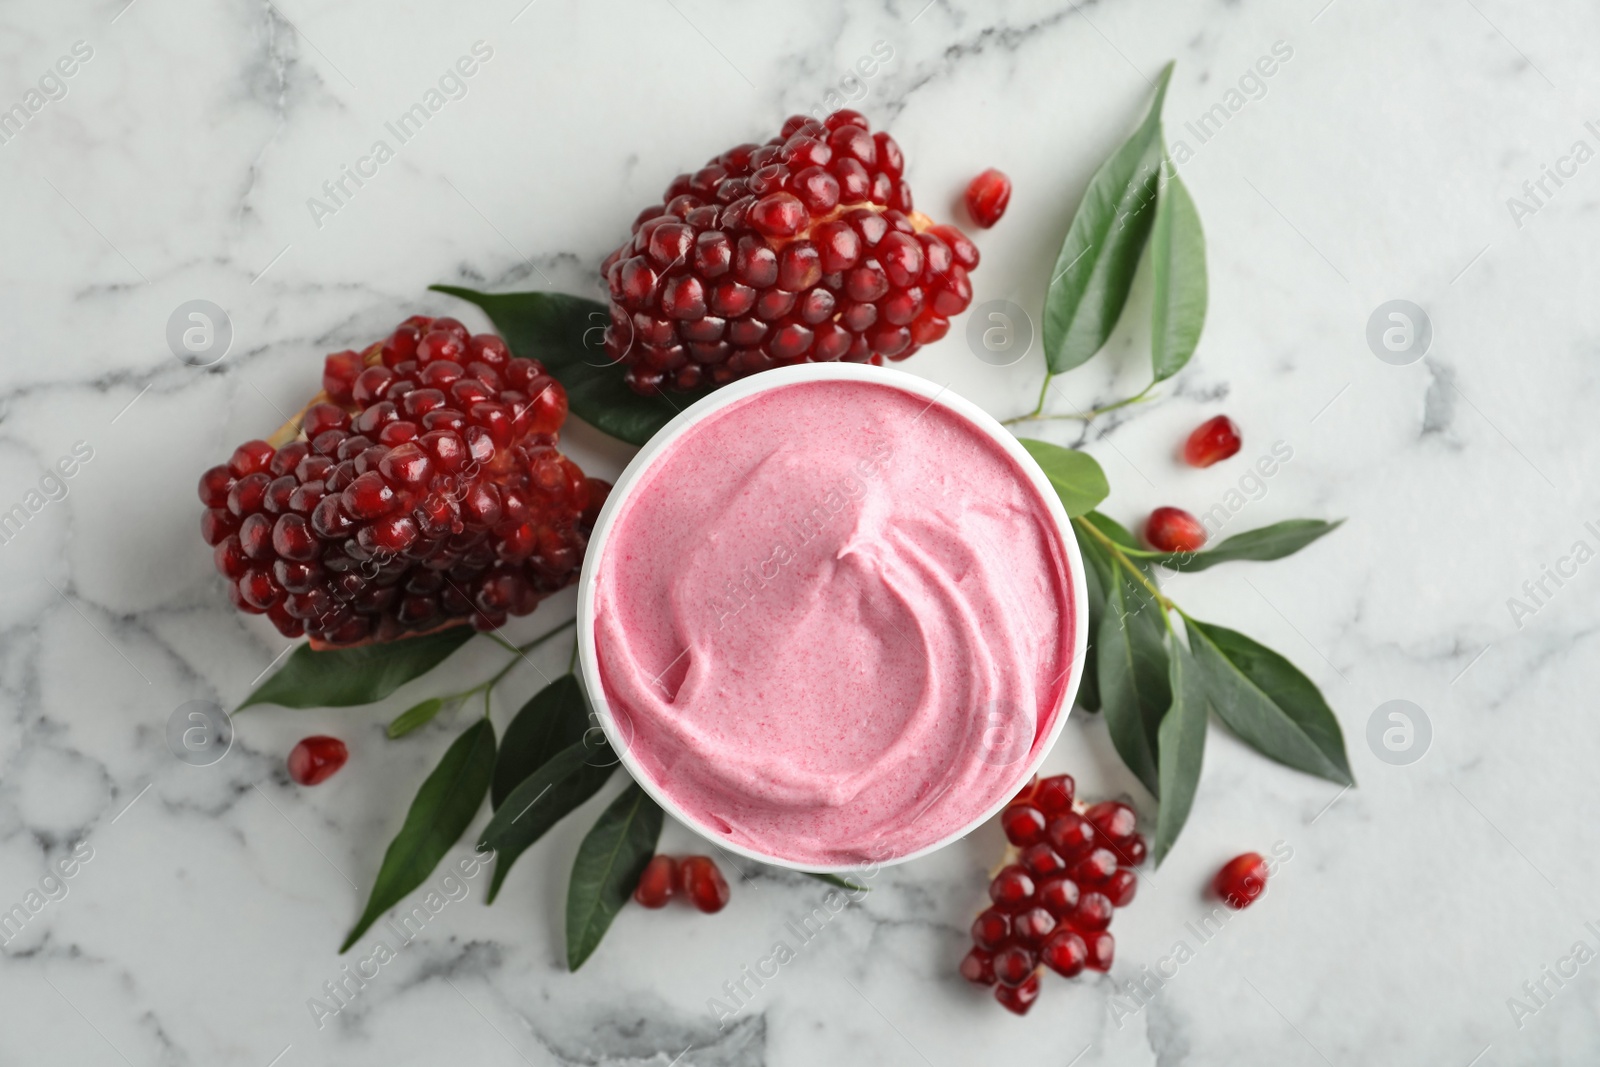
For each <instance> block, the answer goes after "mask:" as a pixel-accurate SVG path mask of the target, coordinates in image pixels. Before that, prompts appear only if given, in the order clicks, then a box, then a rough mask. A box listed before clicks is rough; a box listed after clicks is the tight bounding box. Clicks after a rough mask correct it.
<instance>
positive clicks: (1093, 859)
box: [1072, 848, 1117, 886]
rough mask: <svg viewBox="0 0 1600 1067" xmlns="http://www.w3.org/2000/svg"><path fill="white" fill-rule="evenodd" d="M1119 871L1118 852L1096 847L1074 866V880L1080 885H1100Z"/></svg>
mask: <svg viewBox="0 0 1600 1067" xmlns="http://www.w3.org/2000/svg"><path fill="white" fill-rule="evenodd" d="M1116 872H1117V854H1116V853H1115V852H1112V851H1111V850H1110V849H1109V848H1096V849H1093V850H1092V851H1090V853H1089V854H1088V855H1087V856H1085V857H1084V858H1083V859H1081V860H1079V861H1078V865H1077V866H1076V867H1074V868H1072V880H1073V881H1074V882H1077V883H1078V884H1079V885H1080V886H1084V885H1096V886H1097V885H1099V884H1101V883H1102V882H1105V881H1107V880H1108V879H1109V878H1110V877H1111V876H1112V875H1113V874H1115V873H1116Z"/></svg>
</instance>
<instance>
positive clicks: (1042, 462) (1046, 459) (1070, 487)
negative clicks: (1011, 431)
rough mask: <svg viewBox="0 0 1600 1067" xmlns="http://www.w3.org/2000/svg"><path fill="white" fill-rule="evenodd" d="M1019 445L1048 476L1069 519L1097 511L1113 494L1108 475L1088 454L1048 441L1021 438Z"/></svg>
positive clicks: (1018, 440) (1018, 441)
mask: <svg viewBox="0 0 1600 1067" xmlns="http://www.w3.org/2000/svg"><path fill="white" fill-rule="evenodd" d="M1017 443H1018V444H1020V445H1021V446H1022V447H1023V448H1024V449H1026V450H1027V453H1028V455H1030V456H1032V457H1033V458H1034V461H1035V462H1037V463H1038V464H1039V469H1040V470H1042V471H1044V476H1045V477H1046V478H1048V479H1049V480H1050V485H1051V486H1052V487H1053V488H1054V489H1055V491H1056V496H1058V497H1060V498H1061V506H1062V507H1063V508H1065V509H1066V512H1067V517H1068V518H1074V519H1075V518H1077V517H1078V516H1079V515H1086V514H1088V513H1089V512H1091V511H1093V510H1094V507H1095V505H1096V504H1098V503H1100V501H1102V500H1104V499H1105V498H1106V497H1107V496H1108V495H1109V494H1110V493H1111V486H1110V485H1109V484H1107V482H1106V472H1105V471H1103V470H1101V469H1100V464H1099V463H1098V462H1096V461H1095V458H1094V457H1093V456H1091V455H1089V453H1087V452H1079V451H1078V450H1077V449H1075V448H1062V447H1061V446H1060V445H1053V444H1051V443H1050V442H1048V441H1035V440H1033V439H1032V438H1030V437H1021V438H1018V439H1017Z"/></svg>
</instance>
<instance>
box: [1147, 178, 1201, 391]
mask: <svg viewBox="0 0 1600 1067" xmlns="http://www.w3.org/2000/svg"><path fill="white" fill-rule="evenodd" d="M1162 174H1163V177H1162V180H1161V189H1160V192H1159V193H1158V194H1157V196H1156V221H1155V225H1154V226H1153V227H1152V229H1151V232H1150V260H1151V266H1152V267H1153V268H1154V269H1153V271H1152V273H1153V275H1154V278H1155V299H1154V303H1153V306H1152V309H1151V318H1150V360H1151V364H1152V366H1153V368H1154V370H1155V380H1156V381H1158V382H1162V381H1166V380H1167V379H1168V378H1170V377H1172V376H1173V375H1174V374H1177V373H1178V372H1179V371H1180V370H1182V369H1183V367H1184V364H1186V363H1188V362H1189V357H1190V356H1192V355H1194V350H1195V347H1196V346H1197V345H1199V343H1200V331H1201V330H1202V329H1203V328H1204V327H1205V324H1206V289H1207V283H1206V235H1205V231H1204V230H1203V229H1202V228H1201V226H1200V212H1199V211H1197V210H1196V209H1195V206H1194V200H1193V198H1192V197H1190V196H1189V190H1188V188H1187V187H1186V186H1185V185H1184V184H1183V179H1181V178H1179V177H1178V171H1177V168H1176V167H1174V166H1173V165H1172V160H1170V159H1167V158H1165V155H1164V154H1163V167H1162Z"/></svg>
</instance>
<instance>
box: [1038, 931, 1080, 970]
mask: <svg viewBox="0 0 1600 1067" xmlns="http://www.w3.org/2000/svg"><path fill="white" fill-rule="evenodd" d="M1039 959H1040V960H1041V961H1042V962H1043V963H1044V965H1045V966H1046V967H1048V968H1050V969H1051V970H1052V971H1054V972H1056V973H1057V974H1059V975H1061V977H1063V978H1076V977H1077V976H1078V975H1080V974H1082V973H1083V968H1084V967H1085V966H1087V965H1088V962H1089V948H1088V946H1087V945H1085V944H1084V943H1083V937H1082V935H1080V934H1079V933H1078V932H1077V931H1075V930H1073V929H1071V928H1069V927H1066V926H1063V927H1060V928H1059V929H1057V930H1056V932H1055V933H1053V934H1051V935H1050V936H1049V937H1048V938H1046V939H1045V943H1044V945H1043V947H1041V948H1040V949H1039Z"/></svg>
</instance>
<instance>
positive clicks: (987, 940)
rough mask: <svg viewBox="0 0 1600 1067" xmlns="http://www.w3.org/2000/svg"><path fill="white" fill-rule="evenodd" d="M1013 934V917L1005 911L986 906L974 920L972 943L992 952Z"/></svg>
mask: <svg viewBox="0 0 1600 1067" xmlns="http://www.w3.org/2000/svg"><path fill="white" fill-rule="evenodd" d="M1010 936H1011V917H1010V916H1009V915H1007V914H1006V913H1005V912H1003V911H997V910H995V909H994V908H986V909H984V910H983V911H982V912H980V913H979V915H978V917H977V918H976V919H974V920H972V943H973V944H975V945H977V946H978V947H979V948H986V949H988V950H990V951H991V952H992V951H994V950H995V949H997V948H999V947H1000V946H1001V945H1004V944H1005V943H1006V939H1007V938H1009V937H1010Z"/></svg>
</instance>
